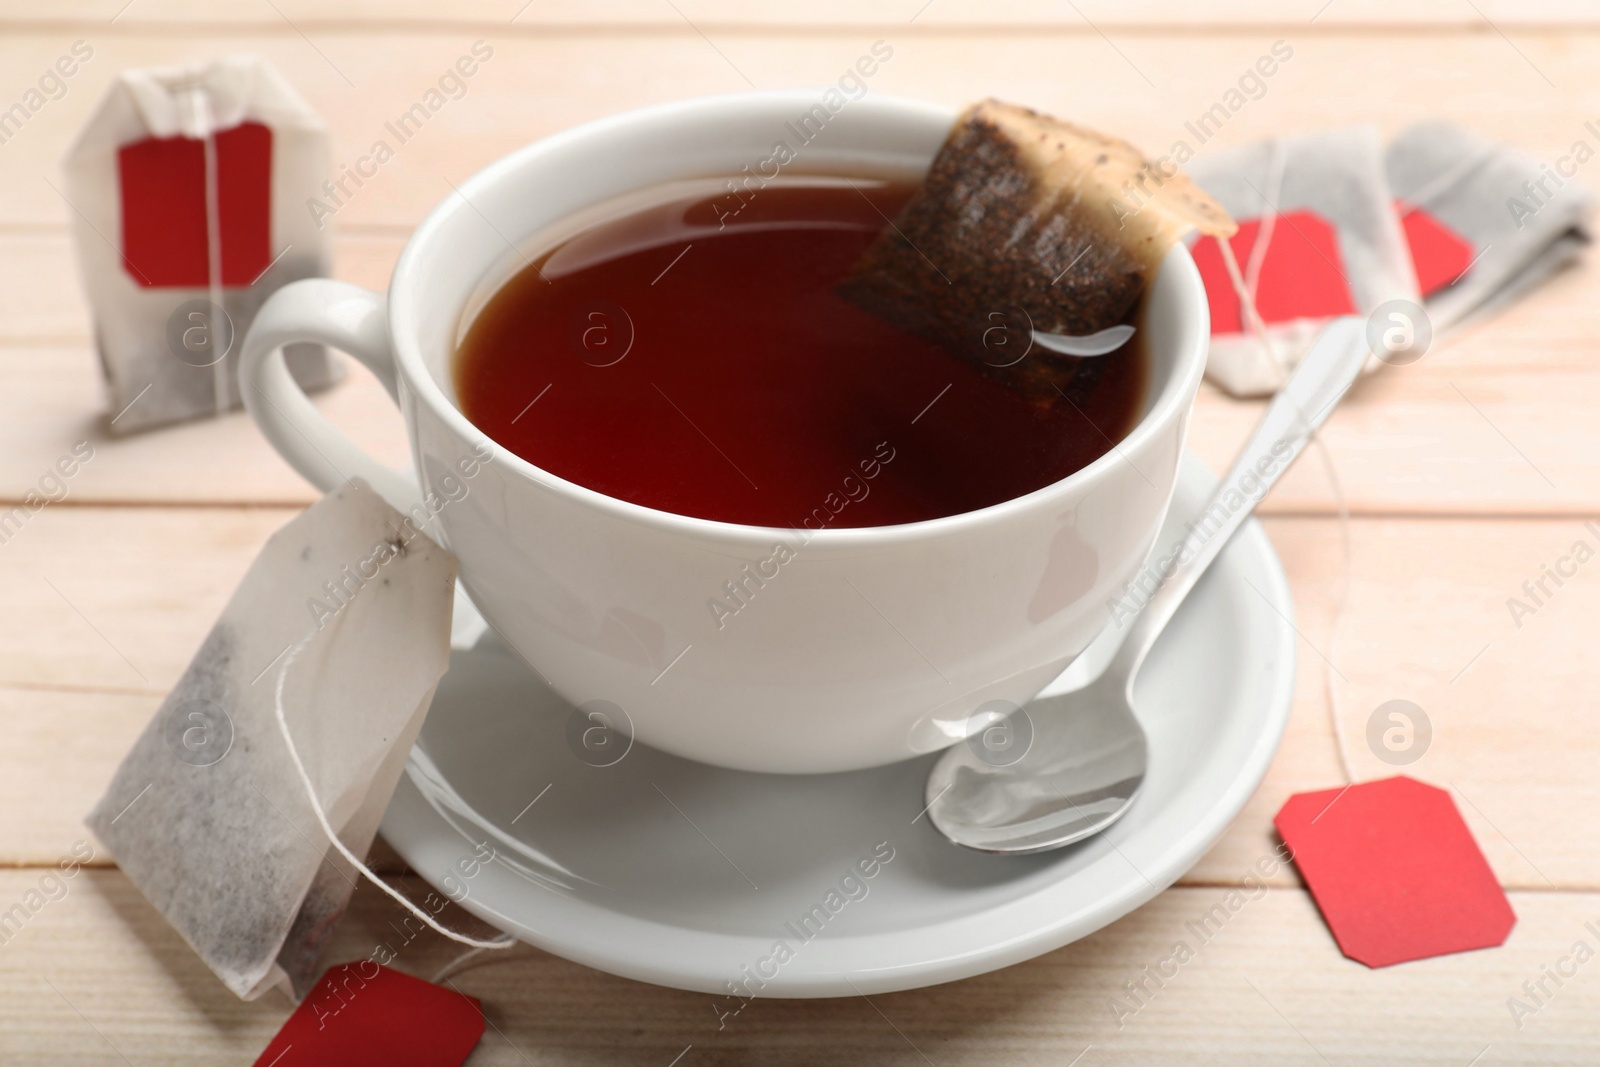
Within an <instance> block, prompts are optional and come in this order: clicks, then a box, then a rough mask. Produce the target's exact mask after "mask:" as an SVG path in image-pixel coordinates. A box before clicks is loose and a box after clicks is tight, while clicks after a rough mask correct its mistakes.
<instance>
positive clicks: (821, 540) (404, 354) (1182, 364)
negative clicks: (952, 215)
mask: <svg viewBox="0 0 1600 1067" xmlns="http://www.w3.org/2000/svg"><path fill="white" fill-rule="evenodd" d="M816 96H817V93H816V92H815V91H807V90H756V91H753V92H735V93H721V94H716V95H711V96H700V97H692V98H689V99H686V100H677V101H672V102H669V103H665V104H655V105H651V106H649V107H643V108H636V109H633V110H630V111H625V112H620V113H618V114H615V115H609V116H606V117H603V118H599V119H593V120H590V121H588V122H584V123H580V124H579V125H577V126H573V127H569V128H568V129H565V130H562V131H559V132H557V133H554V134H551V135H549V136H547V137H541V138H539V139H538V140H536V141H533V142H532V143H530V144H527V145H524V146H523V147H521V148H519V149H517V150H516V151H513V152H510V153H508V154H506V155H504V156H501V157H500V158H499V159H497V160H495V161H494V162H492V163H490V164H488V165H487V166H485V167H483V168H482V169H480V170H478V171H477V172H475V173H474V174H472V175H471V176H470V177H469V178H467V179H466V180H464V181H462V182H461V183H460V185H459V186H457V187H455V188H456V194H457V195H452V196H449V197H446V198H445V199H444V200H442V201H441V202H440V203H439V204H438V205H437V206H435V207H434V208H433V210H432V211H430V212H429V213H428V215H427V216H426V217H425V218H424V219H423V221H422V222H421V223H420V224H419V225H418V226H417V228H416V230H415V231H414V232H413V233H412V235H411V237H410V239H408V240H407V242H406V244H405V247H404V248H403V249H402V250H401V253H400V257H399V259H398V261H397V262H396V264H395V268H394V273H393V275H392V276H391V278H390V282H389V289H388V316H389V325H390V337H391V344H392V349H393V353H394V359H395V366H396V369H397V370H398V371H399V375H400V378H401V379H402V381H403V382H404V384H405V387H406V389H407V390H408V391H409V392H411V393H412V394H413V395H415V396H416V397H417V398H418V399H419V400H420V401H423V402H425V403H427V405H428V406H429V408H430V409H431V411H432V412H433V414H434V416H435V417H436V418H438V419H440V420H441V421H442V422H444V423H445V425H446V426H447V427H448V428H449V429H450V430H451V431H453V432H454V433H455V434H457V435H458V436H460V437H461V438H462V439H463V440H465V441H475V440H479V439H482V440H486V441H488V442H490V443H491V444H492V445H493V446H494V457H493V458H494V461H495V462H496V463H499V464H504V465H505V467H506V468H507V469H509V470H510V471H511V472H513V473H515V474H516V475H518V476H520V477H521V478H522V479H524V480H527V481H531V482H534V483H536V484H538V485H540V486H543V487H544V488H546V489H549V490H552V491H554V492H556V493H559V494H561V495H563V496H565V497H566V498H567V499H569V500H572V501H573V502H575V503H578V504H580V505H583V506H587V507H590V508H593V509H595V510H599V511H602V512H605V513H607V514H609V515H611V516H613V517H615V518H618V519H624V520H627V521H630V522H633V523H636V524H640V525H644V526H648V527H652V528H654V529H657V530H662V531H666V532H672V533H678V534H683V535H688V536H694V537H697V538H700V539H702V540H705V539H709V540H713V541H716V542H719V543H725V544H736V545H739V546H745V545H750V544H757V543H759V544H762V545H765V544H767V543H769V542H771V540H772V538H773V537H774V536H778V537H784V536H787V535H790V534H793V533H794V532H795V531H796V529H798V528H795V527H785V526H757V525H752V524H747V523H734V522H724V521H722V520H720V519H707V518H701V517H699V516H695V515H682V514H679V513H677V512H672V511H662V510H660V509H658V508H652V507H647V506H646V505H643V504H635V503H633V502H632V501H628V500H622V499H620V498H618V497H614V496H609V495H607V494H605V493H602V492H599V491H598V490H595V489H590V488H589V487H587V486H584V485H581V484H579V483H577V482H573V481H570V480H568V479H566V478H562V477H561V476H560V475H557V474H555V473H553V472H551V471H548V470H546V469H544V468H543V467H540V466H538V465H536V464H534V463H531V462H529V461H528V460H526V459H523V458H522V457H521V456H519V455H517V454H516V453H515V452H513V451H511V450H510V449H509V448H506V447H505V446H504V445H501V444H500V443H499V442H498V441H495V440H494V439H493V438H492V437H490V436H489V435H488V434H487V433H486V432H485V431H483V430H482V429H480V428H479V427H478V426H477V425H476V424H474V423H473V422H472V421H471V420H470V419H468V418H467V416H466V414H465V413H464V412H463V411H462V410H461V409H460V408H459V407H457V406H456V405H455V404H454V403H452V402H451V400H450V399H449V397H448V396H446V395H445V392H444V390H443V388H441V387H440V385H439V383H438V382H437V381H435V380H434V377H433V375H432V373H431V372H430V371H429V370H428V367H427V365H426V362H425V361H424V359H423V356H422V352H421V346H420V344H419V343H418V340H417V339H418V336H419V330H418V328H417V323H416V321H415V319H416V311H415V309H414V308H413V307H412V306H411V304H410V299H411V298H412V297H411V295H410V294H409V293H408V289H409V282H410V280H411V276H412V274H413V273H414V271H415V269H416V264H417V263H418V261H419V260H422V259H424V258H425V257H426V256H427V255H428V246H429V245H430V244H431V243H432V241H433V240H434V239H435V237H436V235H438V234H439V233H440V232H442V231H443V230H445V229H446V228H447V227H449V226H451V225H452V224H453V223H454V222H455V220H457V219H460V218H467V217H468V216H469V213H470V212H472V211H475V210H476V209H475V208H473V207H472V203H471V201H472V197H473V194H475V193H480V192H483V191H484V190H487V189H488V188H490V187H491V186H493V185H496V184H498V183H499V182H501V181H504V180H507V179H508V178H509V177H510V176H511V175H512V174H514V173H515V172H517V171H520V170H522V169H524V168H526V167H528V166H529V164H530V163H531V162H533V161H536V160H537V159H538V158H539V157H540V156H542V155H545V154H547V153H552V152H560V151H562V150H563V149H566V148H568V147H570V146H572V145H575V144H579V143H581V142H583V141H585V140H588V139H591V138H601V137H611V138H615V137H617V136H619V135H622V136H625V135H626V132H627V131H628V130H629V129H630V128H631V127H633V126H635V125H644V124H651V125H654V124H659V123H662V122H672V121H674V120H677V119H680V118H685V117H688V116H691V115H693V116H695V117H697V118H704V117H706V116H707V115H711V116H715V115H716V114H717V113H719V112H721V113H726V114H730V115H731V114H732V113H735V112H739V111H743V110H746V109H748V108H750V107H752V106H767V105H775V106H783V107H785V108H789V107H792V106H793V105H795V104H799V103H806V104H812V103H816ZM869 101H871V106H872V107H873V108H876V109H879V110H881V111H883V112H884V113H885V114H886V115H890V114H892V113H894V112H898V113H899V114H900V115H901V116H906V117H910V116H915V117H917V118H922V119H927V118H930V117H932V118H940V119H944V120H946V121H948V122H949V123H950V124H954V122H955V119H956V117H957V115H958V114H959V112H958V111H957V109H955V108H949V107H945V106H943V105H939V104H931V103H927V102H924V101H918V100H911V99H908V98H905V97H897V96H890V95H886V94H869V95H868V96H866V97H863V98H861V99H860V100H859V101H856V102H855V104H856V106H859V105H862V104H867V103H868V102H869ZM463 200H465V201H467V203H466V204H465V205H463V204H462V203H461V201H463ZM474 217H475V216H474ZM1169 270H1176V271H1177V272H1178V273H1179V278H1178V280H1177V281H1178V285H1179V288H1180V290H1181V291H1183V292H1186V293H1188V294H1189V296H1188V299H1189V300H1191V301H1192V302H1193V303H1194V310H1195V312H1196V315H1197V321H1196V327H1197V328H1196V329H1195V331H1194V332H1195V336H1193V337H1184V338H1182V339H1180V342H1179V343H1180V348H1181V351H1180V352H1179V353H1178V357H1177V364H1176V366H1175V367H1174V368H1173V370H1172V372H1171V373H1170V374H1169V375H1168V376H1167V380H1166V382H1165V385H1164V386H1163V387H1162V389H1161V392H1160V393H1159V395H1157V397H1156V398H1155V401H1154V403H1152V404H1151V406H1150V408H1149V410H1148V411H1147V412H1146V413H1145V414H1144V415H1143V417H1141V418H1140V419H1139V421H1138V422H1137V423H1135V424H1134V426H1133V428H1132V429H1131V430H1129V431H1128V433H1127V435H1126V436H1124V437H1123V438H1122V439H1121V440H1120V441H1118V442H1116V443H1115V444H1113V445H1112V447H1110V448H1108V449H1107V450H1106V451H1105V452H1104V453H1103V454H1102V455H1100V456H1099V457H1098V458H1096V459H1095V460H1094V461H1093V462H1091V463H1089V464H1087V465H1085V466H1083V467H1080V468H1079V469H1078V470H1076V471H1074V472H1072V473H1071V474H1069V475H1067V476H1066V477H1065V478H1061V479H1058V480H1056V481H1054V482H1051V483H1049V484H1048V485H1044V486H1041V487H1040V488H1038V489H1035V490H1033V491H1032V492H1030V493H1024V494H1022V495H1021V496H1015V497H1011V498H1009V499H1007V500H1003V501H1000V502H999V503H997V504H991V505H989V506H987V507H983V508H978V509H976V510H973V511H963V512H958V513H956V514H954V515H945V516H941V517H939V518H935V519H923V520H920V521H917V522H910V523H898V524H895V525H891V526H848V527H841V528H837V529H834V528H823V529H821V530H813V529H811V528H809V527H806V528H805V529H804V535H805V544H806V546H807V547H808V548H809V547H812V546H822V545H828V546H833V547H836V548H861V547H882V546H884V545H888V544H896V543H905V542H909V541H917V540H923V539H929V538H939V537H944V536H947V535H950V534H954V533H959V532H962V531H965V530H970V529H972V528H975V527H981V526H988V525H991V524H993V523H998V522H1003V521H1005V520H1006V519H1009V518H1011V517H1013V516H1015V515H1017V514H1019V513H1022V512H1026V511H1029V510H1032V509H1034V508H1037V507H1046V506H1048V505H1049V502H1050V501H1051V500H1053V499H1055V498H1060V497H1068V496H1071V495H1072V494H1073V493H1075V492H1076V491H1077V490H1078V489H1079V488H1081V487H1083V486H1085V485H1088V484H1090V483H1093V482H1098V481H1101V480H1102V479H1104V478H1105V477H1106V476H1107V475H1108V473H1109V471H1110V470H1111V469H1112V468H1113V466H1114V465H1115V464H1117V463H1119V462H1131V461H1129V460H1127V459H1126V457H1125V456H1124V455H1123V452H1124V451H1125V450H1133V451H1137V450H1139V449H1140V448H1141V447H1142V446H1144V445H1145V444H1146V443H1148V442H1150V441H1151V440H1152V439H1153V438H1155V437H1156V436H1158V435H1159V434H1161V433H1163V432H1165V430H1166V429H1167V428H1168V427H1169V426H1170V425H1171V423H1172V422H1173V421H1174V420H1175V419H1181V418H1182V415H1183V412H1184V409H1186V408H1187V407H1188V405H1189V403H1190V402H1191V401H1190V398H1191V397H1192V395H1193V393H1194V390H1195V389H1196V388H1197V387H1198V384H1199V379H1200V377H1201V375H1202V374H1203V373H1204V370H1205V362H1206V341H1207V339H1208V337H1209V334H1210V308H1209V306H1208V304H1207V302H1206V299H1205V288H1204V285H1203V283H1202V282H1201V280H1200V273H1199V270H1198V268H1197V267H1196V266H1195V263H1194V260H1193V258H1192V257H1191V256H1190V255H1189V250H1188V248H1187V247H1186V246H1185V245H1184V244H1183V243H1182V242H1179V243H1177V244H1175V245H1173V247H1172V249H1171V250H1170V251H1169V252H1168V253H1167V255H1166V258H1165V259H1163V260H1162V264H1161V267H1160V269H1159V273H1160V274H1165V273H1166V272H1167V271H1169Z"/></svg>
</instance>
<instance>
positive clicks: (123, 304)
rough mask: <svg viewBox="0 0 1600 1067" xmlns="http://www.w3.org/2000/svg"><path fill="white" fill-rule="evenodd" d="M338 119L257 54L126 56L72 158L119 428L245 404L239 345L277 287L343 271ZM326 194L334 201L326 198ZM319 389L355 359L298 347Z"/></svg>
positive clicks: (68, 171)
mask: <svg viewBox="0 0 1600 1067" xmlns="http://www.w3.org/2000/svg"><path fill="white" fill-rule="evenodd" d="M329 156H330V153H329V139H328V131H327V128H326V127H325V126H324V125H323V124H322V121H321V120H320V119H319V118H317V116H316V114H315V113H314V112H313V111H312V110H311V108H310V106H309V105H307V104H306V102H305V101H304V100H303V99H301V97H300V95H299V94H298V93H296V92H295V90H294V88H293V87H292V86H291V85H290V84H289V83H288V82H287V81H285V80H284V79H283V77H282V76H281V75H279V74H278V72H277V71H275V70H274V69H273V68H272V67H270V66H268V65H267V63H266V62H264V61H263V60H261V59H259V58H257V57H254V56H230V57H228V58H226V59H221V60H218V61H217V62H215V63H211V64H208V65H199V66H191V67H161V68H151V69H147V70H128V71H123V72H122V73H121V74H120V75H118V76H117V79H116V80H115V81H114V82H113V83H112V85H111V88H110V89H109V90H107V92H106V95H105V97H104V98H103V99H102V100H101V101H100V105H99V107H98V108H96V109H95V112H94V114H93V115H92V116H91V117H90V119H89V122H88V124H87V125H86V126H85V127H84V129H83V130H82V132H81V133H79V135H78V137H77V139H76V140H75V141H74V142H73V144H72V147H71V148H70V149H69V150H68V152H67V157H66V159H65V160H64V161H63V171H64V185H63V189H62V194H63V196H65V198H66V199H67V201H68V202H69V203H70V205H71V207H72V211H71V212H70V214H71V216H72V227H73V238H74V245H75V248H76V251H77V258H78V267H79V272H80V274H81V275H82V277H83V285H84V289H85V290H86V292H87V295H88V298H89V305H90V309H91V313H92V315H93V318H94V335H95V346H96V348H97V349H98V350H99V355H100V364H101V368H102V370H103V371H104V373H105V378H106V383H107V385H108V386H109V388H110V393H111V416H112V419H111V429H112V431H113V432H115V433H130V432H133V431H135V430H141V429H146V428H148V427H152V426H159V425H162V424H164V423H171V422H177V421H180V420H183V419H194V418H200V417H203V416H209V415H216V414H220V413H222V412H225V411H228V410H229V409H231V408H234V407H237V406H238V405H239V403H240V396H239V384H238V380H237V374H236V364H237V362H238V349H239V347H240V343H241V342H242V341H243V339H244V335H245V332H246V331H247V330H248V329H249V328H250V322H251V320H252V319H253V318H254V317H255V314H256V311H257V309H259V308H260V307H261V305H262V303H263V302H265V301H266V299H267V297H269V296H271V295H272V293H273V291H274V290H276V289H277V288H278V287H279V286H282V285H285V284H287V283H288V282H292V281H296V280H298V279H301V278H310V277H314V276H319V275H323V276H325V275H327V274H328V273H330V267H331V262H330V255H329V251H330V236H331V231H330V230H329V229H328V228H327V226H326V219H325V218H323V217H321V216H320V215H319V214H318V213H316V212H313V211H312V210H311V209H310V207H309V205H310V203H311V201H312V200H313V198H320V197H324V196H325V195H326V194H325V192H324V190H323V188H322V186H323V183H324V182H325V181H326V180H327V179H328V173H329ZM319 202H320V201H319ZM284 354H285V358H286V359H287V360H288V363H289V368H290V370H291V372H293V374H294V376H295V378H296V380H297V381H299V382H300V384H301V385H302V386H304V387H305V388H307V389H318V388H323V387H325V386H328V385H331V384H332V383H334V382H336V381H338V380H339V379H340V378H341V377H343V373H344V371H343V367H342V365H341V364H339V363H338V362H336V361H335V360H334V359H333V358H332V357H331V356H330V354H329V353H328V352H327V351H326V350H325V349H324V348H323V347H322V346H321V345H311V344H297V345H290V346H288V347H287V348H286V349H285V353H284Z"/></svg>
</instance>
